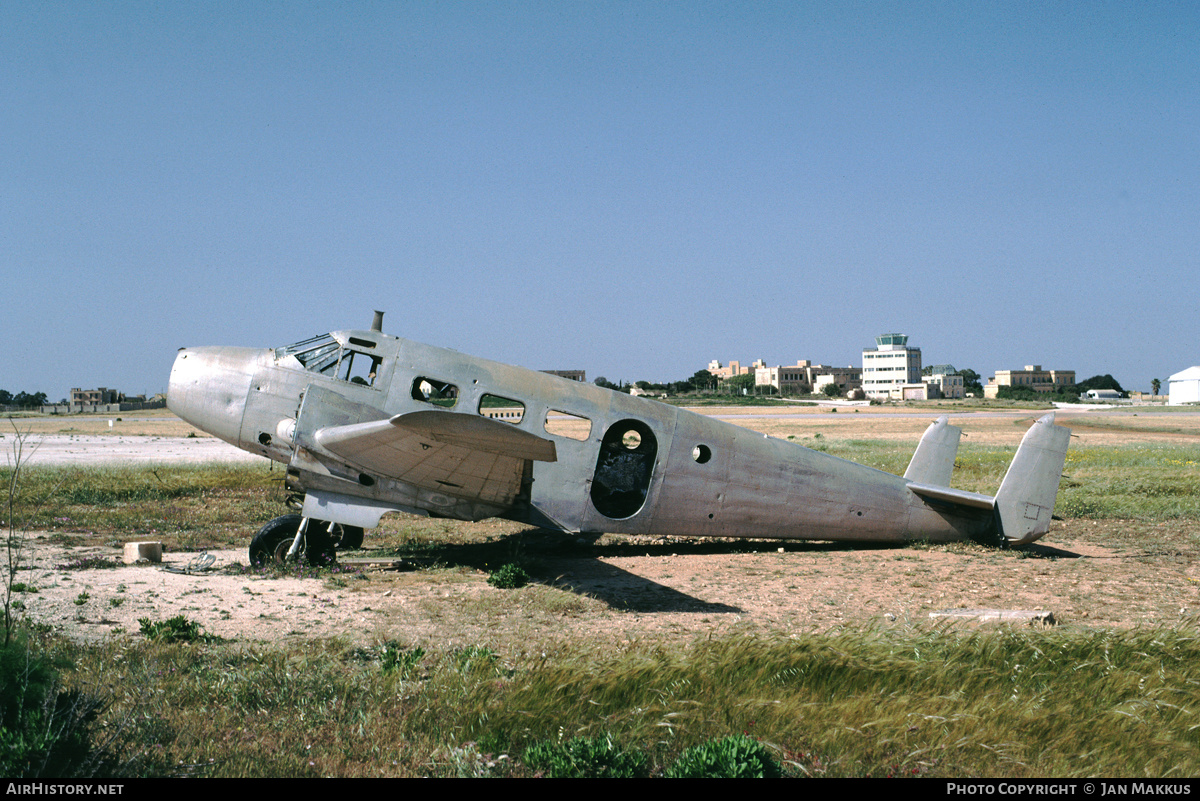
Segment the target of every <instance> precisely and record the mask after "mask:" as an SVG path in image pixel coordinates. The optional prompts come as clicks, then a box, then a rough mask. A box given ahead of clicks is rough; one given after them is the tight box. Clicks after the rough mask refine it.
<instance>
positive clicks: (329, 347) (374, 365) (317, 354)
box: [275, 334, 383, 387]
mask: <svg viewBox="0 0 1200 801" xmlns="http://www.w3.org/2000/svg"><path fill="white" fill-rule="evenodd" d="M366 344H368V345H369V344H371V343H366ZM289 356H290V357H293V358H295V360H296V361H297V362H299V364H300V366H301V367H303V368H304V369H305V370H309V371H310V372H314V373H320V374H321V375H326V376H329V377H330V378H340V379H341V380H342V381H349V382H350V383H352V384H362V385H364V386H369V387H370V386H375V378H376V376H378V374H379V368H380V366H381V365H382V364H383V360H382V359H380V358H379V357H378V356H373V355H372V354H370V353H364V352H362V351H359V350H353V349H351V348H343V347H342V346H341V345H340V344H339V343H338V341H337V340H336V339H334V338H333V337H331V336H329V335H328V334H326V335H324V336H319V337H313V338H312V339H306V340H304V341H303V342H297V343H296V344H295V345H288V346H287V347H286V348H277V349H276V350H275V358H276V360H279V361H283V360H285V359H287V358H288V357H289Z"/></svg>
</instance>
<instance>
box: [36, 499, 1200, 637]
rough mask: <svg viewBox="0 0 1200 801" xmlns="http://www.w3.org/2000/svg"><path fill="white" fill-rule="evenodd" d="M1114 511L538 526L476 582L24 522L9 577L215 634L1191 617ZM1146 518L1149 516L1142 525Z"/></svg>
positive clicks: (92, 610)
mask: <svg viewBox="0 0 1200 801" xmlns="http://www.w3.org/2000/svg"><path fill="white" fill-rule="evenodd" d="M1118 525H1120V524H1115V523H1105V524H1097V523H1092V522H1089V521H1071V522H1068V523H1065V524H1061V526H1060V527H1058V528H1057V529H1056V530H1053V531H1052V532H1051V534H1050V536H1049V537H1048V538H1047V540H1044V541H1043V543H1045V544H1038V545H1035V546H1033V548H1032V549H1030V551H1029V552H1027V553H1025V554H1023V555H1022V554H1019V553H1015V552H999V551H994V550H990V549H987V548H983V547H981V546H975V545H973V544H967V545H950V546H942V547H934V548H863V547H855V548H848V547H844V546H836V545H831V544H824V543H805V544H787V545H786V546H785V547H783V548H782V549H781V548H780V547H779V543H763V542H757V543H745V542H739V543H724V542H722V543H696V542H682V541H681V542H667V543H664V542H645V543H632V542H631V541H629V540H621V541H617V540H615V539H612V541H610V538H607V537H606V538H602V539H601V540H600V541H599V542H597V543H595V544H592V543H586V542H577V541H575V540H573V539H572V538H570V537H568V536H567V535H553V536H551V535H540V534H539V535H536V536H535V537H534V540H533V541H532V542H531V541H525V543H524V545H523V556H524V557H525V558H527V559H528V558H532V559H533V561H534V563H535V564H537V565H538V566H539V567H538V569H537V574H538V580H539V582H540V583H537V584H534V585H531V586H530V587H526V588H524V589H521V590H515V591H514V590H499V589H496V588H493V587H491V586H489V585H488V584H487V580H486V579H487V577H486V575H485V573H483V572H482V571H480V570H476V569H474V568H471V567H468V566H465V565H459V566H454V565H450V566H448V567H443V568H438V569H426V570H416V571H406V570H396V569H386V568H384V567H383V566H381V565H379V564H374V565H372V564H370V563H369V560H368V559H355V560H346V559H344V560H343V566H344V567H347V568H351V567H353V568H355V569H356V570H361V571H362V572H348V573H346V574H341V575H336V576H332V577H328V576H327V577H325V578H304V579H301V578H294V577H266V576H262V575H256V574H253V573H249V572H246V571H245V570H244V568H242V567H241V565H244V564H245V561H246V557H245V552H244V551H214V552H212V555H213V556H214V557H215V558H216V562H215V565H214V567H213V569H212V570H210V571H208V572H205V573H202V574H198V575H183V574H180V573H172V572H167V571H166V570H164V569H162V566H150V565H144V566H125V565H121V566H105V567H94V566H93V567H89V568H88V569H76V567H75V566H76V565H78V564H79V563H80V560H82V559H85V558H87V557H93V558H95V557H99V558H100V559H102V560H103V561H104V562H105V563H106V564H107V565H116V563H117V558H118V552H117V549H116V548H74V549H66V548H63V547H62V546H58V545H54V544H52V543H51V541H50V540H49V538H47V537H38V536H36V535H35V536H33V537H32V538H31V539H30V541H29V548H28V551H27V552H26V564H27V565H28V567H29V568H30V569H28V570H22V571H21V573H20V580H22V581H24V582H26V583H30V584H33V585H35V586H37V587H38V588H39V591H38V592H37V593H25V594H21V595H20V596H19V597H20V598H21V599H22V600H23V601H24V603H25V605H26V609H27V613H28V614H29V615H30V616H31V617H32V618H34V619H36V620H39V621H41V622H44V623H48V624H50V625H52V626H53V627H55V628H56V629H59V630H61V631H62V632H64V633H66V634H68V635H69V636H72V637H76V638H80V639H97V638H101V637H104V636H107V635H114V634H121V633H136V632H137V631H138V628H139V626H138V619H139V618H142V617H149V618H151V619H153V620H161V619H165V618H167V617H171V616H174V615H177V614H184V615H186V616H187V617H189V618H190V619H192V620H196V621H198V622H200V623H201V624H202V625H203V626H204V628H205V630H207V631H209V632H211V633H214V634H217V635H219V636H221V637H225V638H228V639H239V640H258V641H279V640H289V639H294V638H298V637H299V638H303V637H314V636H319V637H324V636H332V635H345V636H348V637H350V638H351V639H354V640H356V641H364V642H372V641H380V640H386V639H397V640H400V641H402V642H408V643H421V644H442V645H445V644H467V643H481V642H495V641H496V640H497V639H500V640H506V641H510V642H513V641H515V642H519V643H522V644H524V645H526V646H528V647H541V648H546V647H551V646H552V645H553V643H555V642H558V641H561V640H564V639H566V640H571V639H573V638H576V637H580V636H588V637H593V638H595V637H597V636H599V637H601V638H604V637H610V638H612V639H613V640H614V641H617V642H620V641H628V640H637V639H644V638H661V637H693V636H696V635H706V634H717V633H721V632H725V631H729V630H731V629H770V630H778V631H787V632H794V631H823V630H828V629H830V628H834V627H837V626H841V625H846V624H850V625H864V624H865V625H873V624H878V625H885V626H888V625H897V624H900V625H903V624H912V623H919V624H927V623H929V620H930V614H931V613H933V612H937V611H940V610H945V609H949V608H992V609H1015V610H1047V611H1049V612H1051V613H1052V614H1053V615H1054V618H1055V619H1056V620H1057V621H1058V623H1059V624H1065V625H1087V626H1117V627H1130V626H1137V625H1143V624H1159V623H1172V622H1176V621H1180V620H1181V619H1188V620H1192V621H1195V619H1196V614H1197V611H1200V597H1198V595H1197V593H1198V591H1200V587H1198V584H1200V569H1198V568H1197V566H1196V564H1195V563H1194V560H1193V559H1192V558H1191V555H1182V554H1172V553H1165V554H1164V553H1158V552H1155V551H1154V550H1153V549H1151V550H1148V551H1130V550H1121V549H1117V548H1108V547H1103V546H1101V545H1097V544H1095V541H1096V540H1097V539H1102V538H1103V535H1104V529H1106V528H1107V529H1111V528H1114V527H1116V526H1118ZM1127 525H1134V524H1127ZM1151 528H1152V527H1151ZM1153 533H1154V532H1153V531H1152V530H1148V531H1147V532H1146V534H1147V540H1148V541H1151V542H1152V541H1153ZM539 540H540V541H539ZM361 556H369V551H368V552H364V553H362V554H361ZM195 558H196V554H191V553H186V554H185V553H176V554H171V553H169V554H166V556H165V565H166V566H167V567H174V568H186V567H187V565H188V564H189V563H190V562H192V560H194V559H195ZM498 627H502V628H503V631H504V635H503V636H497V634H496V630H497V628H498Z"/></svg>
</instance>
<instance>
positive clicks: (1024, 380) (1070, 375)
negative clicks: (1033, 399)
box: [983, 364, 1075, 398]
mask: <svg viewBox="0 0 1200 801" xmlns="http://www.w3.org/2000/svg"><path fill="white" fill-rule="evenodd" d="M1074 385H1075V371H1074V370H1043V369H1042V366H1041V365H1040V364H1027V365H1025V369H1024V370H997V371H996V375H995V376H993V377H992V379H991V380H990V381H988V382H987V386H985V387H984V388H983V397H985V398H995V397H996V395H997V394H998V393H999V391H1000V387H1027V388H1028V389H1032V390H1033V391H1034V392H1053V391H1054V390H1056V389H1059V388H1061V387H1070V386H1074Z"/></svg>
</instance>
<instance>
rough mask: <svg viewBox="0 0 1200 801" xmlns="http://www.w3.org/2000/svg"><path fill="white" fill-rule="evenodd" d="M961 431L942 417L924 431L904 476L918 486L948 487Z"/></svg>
mask: <svg viewBox="0 0 1200 801" xmlns="http://www.w3.org/2000/svg"><path fill="white" fill-rule="evenodd" d="M961 436H962V429H961V428H959V427H958V426H952V425H950V418H949V417H948V416H947V415H942V416H941V417H939V418H938V419H937V420H935V421H933V423H931V424H930V426H929V428H927V429H925V433H924V434H922V435H921V442H920V443H919V444H918V445H917V452H916V453H914V454H913V457H912V461H911V462H909V463H908V469H907V470H905V471H904V477H905V478H907V479H908V480H909V481H912V482H915V483H917V484H929V485H932V486H937V487H949V486H950V475H951V474H952V473H953V472H954V458H955V457H956V456H957V455H958V440H959V438H960V437H961Z"/></svg>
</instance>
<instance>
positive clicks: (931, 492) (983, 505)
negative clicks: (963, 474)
mask: <svg viewBox="0 0 1200 801" xmlns="http://www.w3.org/2000/svg"><path fill="white" fill-rule="evenodd" d="M908 488H909V489H910V490H912V491H913V492H915V493H916V494H918V495H920V496H921V497H922V498H928V499H930V500H934V501H941V502H942V503H948V504H951V505H953V506H966V507H968V508H970V509H988V510H991V509H994V508H996V499H995V498H993V497H992V496H991V495H981V494H980V493H978V492H967V491H966V490H956V489H950V488H949V487H936V486H932V485H930V484H909V485H908Z"/></svg>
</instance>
